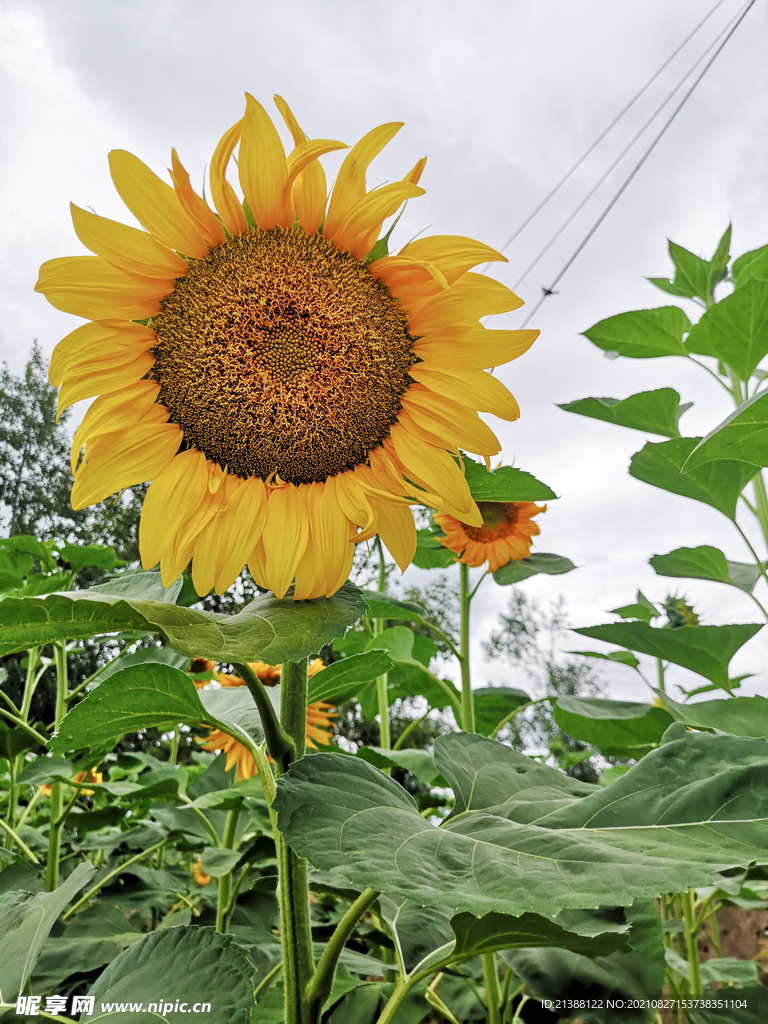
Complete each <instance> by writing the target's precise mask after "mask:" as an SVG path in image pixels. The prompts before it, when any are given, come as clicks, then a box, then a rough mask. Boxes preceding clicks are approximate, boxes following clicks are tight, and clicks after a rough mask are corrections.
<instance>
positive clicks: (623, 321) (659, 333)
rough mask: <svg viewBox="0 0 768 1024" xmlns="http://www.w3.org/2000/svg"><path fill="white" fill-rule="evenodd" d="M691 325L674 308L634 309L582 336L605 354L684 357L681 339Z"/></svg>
mask: <svg viewBox="0 0 768 1024" xmlns="http://www.w3.org/2000/svg"><path fill="white" fill-rule="evenodd" d="M690 328H691V322H690V320H689V319H688V317H687V316H686V315H685V313H684V312H683V311H682V309H679V308H678V307H677V306H662V307H661V308H659V309H636V310H633V311H631V312H629V313H619V314H618V315H617V316H609V317H608V318H607V319H606V320H601V321H600V322H599V323H596V324H595V326H594V327H590V328H589V330H588V331H584V336H585V337H586V338H589V340H590V341H591V342H592V343H593V344H594V345H597V347H598V348H601V349H603V350H604V351H605V352H617V353H618V354H619V355H620V356H630V357H632V358H633V359H651V358H653V357H654V356H687V355H688V353H687V352H686V350H685V347H684V345H683V335H684V334H685V332H686V331H689V330H690Z"/></svg>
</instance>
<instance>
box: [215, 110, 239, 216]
mask: <svg viewBox="0 0 768 1024" xmlns="http://www.w3.org/2000/svg"><path fill="white" fill-rule="evenodd" d="M242 132H243V118H241V119H240V120H239V121H238V122H237V124H233V125H232V127H231V128H230V129H229V131H226V132H224V134H223V135H222V137H221V139H220V140H219V144H218V145H217V146H216V149H215V150H214V153H213V158H212V160H211V171H210V181H211V197H212V198H213V202H214V205H215V206H216V209H217V211H218V214H219V216H220V217H221V219H222V221H223V222H224V226H225V227H226V229H227V230H228V231H229V233H230V234H231V235H243V234H245V232H246V230H247V227H248V225H247V222H246V219H245V212H244V211H243V207H242V204H241V203H240V200H239V199H238V198H237V194H236V193H235V190H234V189H233V188H232V186H231V185H230V183H229V182H228V181H227V167H228V166H229V161H230V159H231V158H232V153H233V152H234V149H235V146H236V145H237V144H238V142H239V141H240V136H241V135H242Z"/></svg>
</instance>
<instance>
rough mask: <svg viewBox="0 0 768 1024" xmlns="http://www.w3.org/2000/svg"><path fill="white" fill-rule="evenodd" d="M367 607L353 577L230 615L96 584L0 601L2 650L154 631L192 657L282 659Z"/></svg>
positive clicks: (318, 643) (313, 646)
mask: <svg viewBox="0 0 768 1024" xmlns="http://www.w3.org/2000/svg"><path fill="white" fill-rule="evenodd" d="M364 614H365V603H364V601H363V598H362V595H361V593H360V591H359V590H358V589H357V588H356V587H354V586H353V585H352V584H351V583H345V584H344V586H343V587H342V588H341V590H339V591H338V593H336V594H335V595H334V596H333V597H330V598H325V597H321V598H317V599H315V600H312V601H300V602H294V601H293V600H292V599H291V598H284V599H283V600H278V599H277V598H275V597H271V596H269V597H260V598H258V599H257V600H255V601H252V602H251V604H249V605H248V606H247V607H246V608H245V609H244V610H243V611H242V612H239V613H238V614H237V615H231V616H227V615H216V614H213V613H211V612H201V611H195V610H194V609H192V608H179V607H177V606H176V605H174V604H170V603H167V602H162V601H146V600H136V599H133V598H130V599H128V598H120V597H118V596H116V595H114V594H111V593H104V592H98V591H96V588H94V590H79V591H73V592H71V593H66V594H50V595H49V596H48V597H45V598H33V599H28V600H16V599H6V600H5V601H3V602H0V657H2V656H4V655H6V654H12V653H13V652H15V651H21V650H26V649H27V648H29V647H31V646H34V645H42V644H46V643H50V642H51V641H52V640H65V639H66V640H77V639H86V638H88V637H91V636H96V635H97V634H101V633H117V632H123V631H126V630H148V631H150V632H159V633H162V634H163V635H164V636H166V637H167V639H168V642H169V643H170V645H171V647H173V649H174V650H175V651H177V652H178V653H180V654H186V655H189V656H190V658H213V659H215V660H217V661H237V662H249V661H259V660H260V661H266V662H268V663H269V664H273V665H276V664H279V663H280V662H283V661H300V660H301V659H302V658H305V657H307V656H308V655H310V654H316V653H317V651H319V650H320V648H321V647H323V646H324V645H325V644H327V643H330V642H331V640H333V639H334V637H337V636H343V634H344V633H345V632H346V630H347V629H348V628H349V627H350V626H352V625H354V623H356V622H357V621H358V620H359V619H360V618H361V617H362V616H363V615H364Z"/></svg>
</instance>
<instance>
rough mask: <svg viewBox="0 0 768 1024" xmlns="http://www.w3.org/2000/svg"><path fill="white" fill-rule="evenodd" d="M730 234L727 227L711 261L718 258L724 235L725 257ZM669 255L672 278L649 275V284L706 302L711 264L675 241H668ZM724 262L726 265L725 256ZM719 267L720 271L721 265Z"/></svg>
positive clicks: (711, 269) (670, 292) (671, 292)
mask: <svg viewBox="0 0 768 1024" xmlns="http://www.w3.org/2000/svg"><path fill="white" fill-rule="evenodd" d="M730 234H731V232H730V227H729V228H728V230H727V231H726V234H725V235H724V236H723V238H721V239H720V245H719V246H718V252H716V253H715V255H714V257H713V262H714V261H715V260H718V255H719V254H720V249H721V246H722V244H723V241H725V239H726V236H727V245H726V250H725V252H726V257H727V253H728V248H729V247H730ZM669 255H670V258H671V260H672V263H673V265H674V267H675V277H674V280H672V281H668V280H666V278H663V277H649V278H648V280H649V281H650V282H651V284H655V285H656V287H657V288H661V290H662V291H663V292H668V293H669V294H670V295H679V296H680V297H681V298H686V299H694V298H698V299H701V301H702V302H707V300H708V298H709V289H710V280H711V279H712V278H713V277H714V274H713V269H714V268H713V267H712V266H711V264H710V263H709V262H707V260H705V259H702V258H701V256H696V255H695V253H692V252H689V251H688V249H684V248H683V247H682V246H681V245H677V243H676V242H672V241H670V242H669ZM718 262H719V263H722V255H720V260H718ZM725 263H726V265H727V263H728V260H727V258H726V261H725ZM719 269H720V271H722V267H720V268H719ZM718 280H719V278H718Z"/></svg>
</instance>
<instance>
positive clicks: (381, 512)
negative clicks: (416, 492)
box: [376, 502, 416, 572]
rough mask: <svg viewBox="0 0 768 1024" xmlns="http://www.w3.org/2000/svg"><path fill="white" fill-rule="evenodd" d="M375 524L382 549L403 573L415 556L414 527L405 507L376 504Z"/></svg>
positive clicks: (410, 514) (408, 511) (382, 503)
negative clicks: (387, 552) (384, 549)
mask: <svg viewBox="0 0 768 1024" xmlns="http://www.w3.org/2000/svg"><path fill="white" fill-rule="evenodd" d="M376 523H377V527H378V533H379V536H380V537H381V541H382V543H383V544H384V547H385V548H386V549H387V551H389V553H390V555H392V557H393V558H394V560H395V562H396V563H397V566H398V567H399V569H400V571H401V572H405V570H406V569H407V568H408V566H409V565H410V564H411V562H412V561H413V556H414V555H415V554H416V526H415V525H414V522H413V514H412V513H411V510H410V509H409V508H408V507H407V506H398V505H388V504H386V503H385V502H376Z"/></svg>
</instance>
